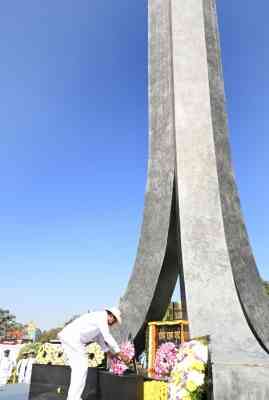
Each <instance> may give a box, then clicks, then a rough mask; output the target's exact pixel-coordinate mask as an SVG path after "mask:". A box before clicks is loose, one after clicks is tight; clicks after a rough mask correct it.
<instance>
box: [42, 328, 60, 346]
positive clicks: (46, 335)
mask: <svg viewBox="0 0 269 400" xmlns="http://www.w3.org/2000/svg"><path fill="white" fill-rule="evenodd" d="M61 329H62V328H53V329H49V330H48V331H44V332H42V333H41V335H40V337H39V339H38V341H39V342H40V343H47V342H49V341H50V340H56V339H57V334H58V332H60V330H61Z"/></svg>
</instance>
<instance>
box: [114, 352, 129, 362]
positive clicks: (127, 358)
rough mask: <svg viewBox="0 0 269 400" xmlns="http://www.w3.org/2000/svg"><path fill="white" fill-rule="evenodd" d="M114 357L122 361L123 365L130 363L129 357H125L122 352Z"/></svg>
mask: <svg viewBox="0 0 269 400" xmlns="http://www.w3.org/2000/svg"><path fill="white" fill-rule="evenodd" d="M116 357H118V358H119V359H120V360H122V361H123V362H124V363H125V364H129V363H130V359H129V357H127V356H126V355H125V354H123V353H122V352H119V353H117V354H116Z"/></svg>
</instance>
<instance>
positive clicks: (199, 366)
mask: <svg viewBox="0 0 269 400" xmlns="http://www.w3.org/2000/svg"><path fill="white" fill-rule="evenodd" d="M191 369H194V370H196V371H199V372H204V370H205V364H204V363H203V361H199V360H196V361H193V362H192V364H191Z"/></svg>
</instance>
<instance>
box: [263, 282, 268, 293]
mask: <svg viewBox="0 0 269 400" xmlns="http://www.w3.org/2000/svg"><path fill="white" fill-rule="evenodd" d="M263 285H264V288H265V291H266V293H267V294H268V295H269V282H266V281H264V282H263Z"/></svg>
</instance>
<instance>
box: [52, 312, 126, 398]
mask: <svg viewBox="0 0 269 400" xmlns="http://www.w3.org/2000/svg"><path fill="white" fill-rule="evenodd" d="M117 322H118V323H119V324H120V323H121V315H120V310H118V309H117V308H109V309H107V310H105V311H97V312H90V313H88V314H84V315H82V316H81V317H79V318H77V319H75V320H74V321H72V322H71V323H70V324H68V325H67V326H65V327H64V329H63V330H62V331H61V332H59V333H58V337H59V339H60V340H61V343H62V346H63V350H64V352H65V354H66V356H67V358H68V361H69V365H70V367H71V380H70V386H69V390H68V396H67V400H81V395H82V392H83V390H84V387H85V384H86V378H87V371H88V358H87V354H86V345H87V344H88V343H90V342H96V343H98V344H99V345H100V346H101V348H102V350H103V351H104V352H108V351H111V352H112V353H114V354H115V355H116V356H117V357H118V358H119V359H121V360H122V361H124V362H126V363H127V362H129V360H128V358H127V357H126V356H125V355H124V354H122V353H121V352H120V348H119V345H118V343H117V342H116V341H115V339H114V338H113V336H112V335H111V333H110V331H109V327H110V326H112V325H114V324H116V323H117Z"/></svg>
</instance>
